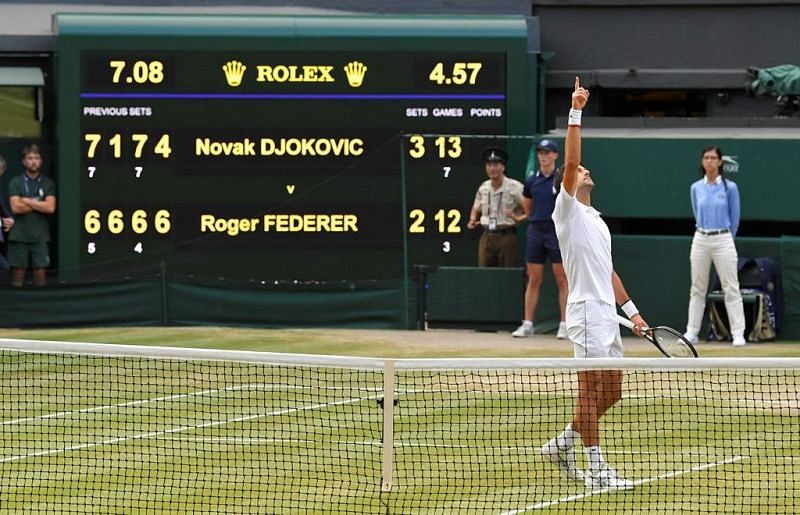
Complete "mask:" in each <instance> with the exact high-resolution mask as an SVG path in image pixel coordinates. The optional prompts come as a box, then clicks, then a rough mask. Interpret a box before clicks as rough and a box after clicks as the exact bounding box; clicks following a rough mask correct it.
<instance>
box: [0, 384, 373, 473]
mask: <svg viewBox="0 0 800 515" xmlns="http://www.w3.org/2000/svg"><path fill="white" fill-rule="evenodd" d="M380 397H382V394H381V395H372V396H370V397H358V398H355V399H345V400H341V401H335V402H325V403H319V404H311V405H309V406H303V407H301V408H286V409H282V410H278V411H273V412H271V413H262V414H260V415H247V416H244V417H236V418H232V419H228V420H218V421H215V422H206V423H203V424H197V425H193V426H182V427H175V428H172V429H164V430H163V431H151V432H147V433H140V434H136V435H130V436H121V437H118V438H109V439H108V440H102V441H100V442H90V443H83V444H78V445H72V446H70V447H63V448H60V449H49V450H46V451H38V452H32V453H28V454H20V455H17V456H8V457H6V458H0V463H7V462H11V461H19V460H24V459H26V458H34V457H38V456H48V455H51V454H61V453H64V452H69V451H77V450H82V449H89V448H91V447H99V446H101V445H113V444H117V443H120V442H125V441H129V440H144V439H148V438H155V437H157V436H162V435H167V434H174V433H182V432H185V431H192V430H194V429H202V428H205V427H215V426H222V425H225V424H230V423H233V422H246V421H248V420H254V419H257V418H263V417H271V416H277V415H286V414H288V413H297V412H300V411H308V410H313V409H317V408H326V407H329V406H340V405H344V404H355V403H357V402H362V401H369V400H374V399H378V398H380Z"/></svg>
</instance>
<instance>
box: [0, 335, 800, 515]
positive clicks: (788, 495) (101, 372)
mask: <svg viewBox="0 0 800 515" xmlns="http://www.w3.org/2000/svg"><path fill="white" fill-rule="evenodd" d="M0 348H2V350H0V396H1V397H2V417H0V418H1V419H2V420H0V424H1V427H2V429H0V446H1V447H2V455H0V507H2V508H0V509H2V510H5V511H6V512H12V513H13V512H25V513H31V512H43V513H357V514H366V513H376V514H377V513H382V514H385V513H441V514H451V513H495V514H501V513H502V514H507V515H510V514H517V513H623V512H632V513H667V512H669V513H720V512H737V513H793V512H795V507H794V506H795V502H796V501H795V499H796V498H798V497H799V496H800V487H798V486H797V478H800V360H798V359H693V360H684V359H642V358H632V359H628V358H626V359H621V360H569V359H555V360H539V359H531V360H512V359H484V360H469V359H463V360H434V359H425V360H388V359H372V358H347V357H330V356H307V355H292V354H273V353H258V352H241V351H214V350H205V349H175V348H167V347H138V346H123V345H104V344H74V343H59V342H31V341H24V340H0ZM588 368H592V369H609V368H613V369H618V370H622V371H623V372H624V383H623V394H622V400H621V401H620V402H619V403H618V404H617V405H615V406H614V407H613V408H611V409H610V410H609V411H608V413H606V415H605V416H604V417H603V419H602V420H601V423H600V424H601V430H602V448H603V453H604V454H605V457H606V459H607V460H608V462H610V463H611V464H612V465H613V467H614V468H616V470H617V471H618V472H619V474H620V475H622V476H624V477H626V478H628V479H629V480H630V481H632V482H633V485H634V488H633V489H632V490H624V491H623V490H612V489H589V488H587V487H586V486H585V485H583V484H579V483H576V482H574V481H570V480H568V479H566V478H565V477H564V476H562V475H561V473H560V472H559V470H558V468H557V467H556V466H554V465H553V464H552V463H551V462H549V461H548V460H547V459H545V458H544V457H543V456H542V454H541V453H540V449H541V447H542V445H543V444H544V443H545V442H547V441H548V440H549V439H550V438H551V437H553V436H555V435H556V434H558V433H559V432H560V431H561V430H562V429H563V428H564V426H565V425H566V424H567V423H568V422H569V421H570V419H571V417H572V413H573V410H574V404H575V396H576V389H577V380H576V372H577V371H578V370H582V369H588ZM578 448H580V446H579V447H578ZM577 463H578V466H579V467H581V468H585V467H586V460H585V458H584V456H583V453H582V452H578V453H577Z"/></svg>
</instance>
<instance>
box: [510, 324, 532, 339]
mask: <svg viewBox="0 0 800 515" xmlns="http://www.w3.org/2000/svg"><path fill="white" fill-rule="evenodd" d="M511 336H513V337H514V338H530V337H531V336H533V324H526V323H524V322H523V323H522V325H521V326H519V327H517V330H516V331H514V332H513V333H511Z"/></svg>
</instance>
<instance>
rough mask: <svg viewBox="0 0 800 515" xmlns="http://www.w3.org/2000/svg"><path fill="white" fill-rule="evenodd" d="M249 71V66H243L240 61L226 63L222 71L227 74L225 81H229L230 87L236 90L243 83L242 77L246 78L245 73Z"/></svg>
mask: <svg viewBox="0 0 800 515" xmlns="http://www.w3.org/2000/svg"><path fill="white" fill-rule="evenodd" d="M246 69H247V66H245V65H244V64H242V63H241V62H239V61H228V62H227V63H225V66H223V67H222V71H224V72H225V80H227V81H228V86H230V87H232V88H235V87H237V86H239V84H241V83H242V77H244V71H245V70H246Z"/></svg>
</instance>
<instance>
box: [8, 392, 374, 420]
mask: <svg viewBox="0 0 800 515" xmlns="http://www.w3.org/2000/svg"><path fill="white" fill-rule="evenodd" d="M302 389H319V388H317V387H313V388H312V387H308V386H292V385H271V384H245V385H236V386H228V387H227V388H215V389H210V390H200V391H197V392H191V393H180V394H175V395H165V396H163V397H155V398H152V399H140V400H138V401H129V402H120V403H118V404H108V405H106V406H93V407H91V408H83V409H79V410H70V411H59V412H57V413H48V414H47V415H37V416H35V417H25V418H17V419H13V420H4V421H2V422H0V426H10V425H15V424H25V423H26V422H33V421H35V420H47V419H50V418H66V417H71V416H73V415H78V414H81V413H96V412H98V411H106V410H112V409H115V408H129V407H132V406H142V405H144V404H149V403H151V402H170V401H175V400H178V399H186V398H190V397H198V396H201V395H213V394H215V393H221V392H234V391H239V390H264V391H275V390H287V391H288V390H302ZM325 389H341V390H344V389H345V388H339V387H335V388H325ZM378 390H379V389H377V388H370V389H367V391H378ZM381 391H382V390H381Z"/></svg>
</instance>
